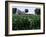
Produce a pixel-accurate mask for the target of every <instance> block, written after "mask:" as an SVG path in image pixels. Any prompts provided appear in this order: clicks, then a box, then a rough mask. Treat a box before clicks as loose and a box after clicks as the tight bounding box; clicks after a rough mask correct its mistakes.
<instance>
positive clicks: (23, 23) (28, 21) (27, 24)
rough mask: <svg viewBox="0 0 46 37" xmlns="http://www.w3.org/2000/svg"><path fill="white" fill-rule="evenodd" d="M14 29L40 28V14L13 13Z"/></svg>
mask: <svg viewBox="0 0 46 37" xmlns="http://www.w3.org/2000/svg"><path fill="white" fill-rule="evenodd" d="M12 25H13V26H12V27H13V28H12V29H13V30H32V29H40V15H13V17H12Z"/></svg>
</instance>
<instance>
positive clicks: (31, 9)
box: [15, 6, 36, 14]
mask: <svg viewBox="0 0 46 37" xmlns="http://www.w3.org/2000/svg"><path fill="white" fill-rule="evenodd" d="M15 8H17V9H19V10H21V11H25V9H28V10H29V13H32V14H34V10H35V9H36V8H35V7H24V6H23V7H22V6H16V7H15Z"/></svg>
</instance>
